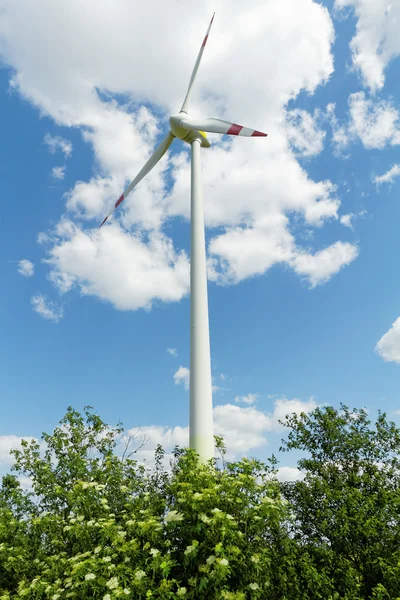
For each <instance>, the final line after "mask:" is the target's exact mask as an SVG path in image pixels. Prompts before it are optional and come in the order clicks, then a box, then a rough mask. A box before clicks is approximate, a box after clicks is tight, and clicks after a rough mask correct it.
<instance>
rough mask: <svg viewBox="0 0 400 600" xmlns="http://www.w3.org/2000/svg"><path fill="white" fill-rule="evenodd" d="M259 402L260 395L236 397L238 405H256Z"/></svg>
mask: <svg viewBox="0 0 400 600" xmlns="http://www.w3.org/2000/svg"><path fill="white" fill-rule="evenodd" d="M257 400H258V394H247V396H236V398H235V402H236V404H255V403H256V402H257Z"/></svg>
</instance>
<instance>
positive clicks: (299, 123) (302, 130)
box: [286, 108, 326, 157]
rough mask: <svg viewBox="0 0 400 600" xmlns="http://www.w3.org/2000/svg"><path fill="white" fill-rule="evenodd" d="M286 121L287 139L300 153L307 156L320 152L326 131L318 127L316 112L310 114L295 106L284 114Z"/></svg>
mask: <svg viewBox="0 0 400 600" xmlns="http://www.w3.org/2000/svg"><path fill="white" fill-rule="evenodd" d="M286 121H287V125H286V134H287V137H288V140H289V142H290V143H291V144H292V145H293V146H294V147H295V149H296V151H297V152H298V153H299V154H300V155H302V156H305V157H308V156H315V155H316V154H319V153H320V152H322V150H323V148H324V139H325V136H326V133H325V131H322V129H319V127H318V124H317V121H318V113H314V115H310V113H308V112H307V111H306V110H301V109H299V108H296V109H294V110H291V111H289V112H288V113H287V114H286Z"/></svg>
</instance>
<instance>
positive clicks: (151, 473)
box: [0, 407, 400, 600]
mask: <svg viewBox="0 0 400 600" xmlns="http://www.w3.org/2000/svg"><path fill="white" fill-rule="evenodd" d="M346 410H347V409H346ZM342 412H343V411H342ZM357 414H358V417H357V418H354V414H352V415H350V412H349V411H348V412H347V413H346V412H344V414H342V413H339V412H337V411H334V410H333V409H323V410H320V409H318V410H317V411H315V412H314V413H313V414H312V415H301V416H295V415H293V416H291V417H288V418H287V423H286V424H287V425H288V427H289V428H290V433H289V436H288V441H287V442H286V446H285V448H286V449H287V450H290V449H292V448H293V449H303V450H306V451H307V452H308V453H310V454H311V458H309V459H303V461H300V466H301V467H302V469H303V471H304V472H305V473H306V478H305V480H304V481H303V482H294V483H288V484H280V483H279V482H278V480H277V478H276V473H277V462H276V460H275V458H274V457H272V458H271V459H270V460H269V461H268V462H267V464H264V463H261V462H259V461H257V460H248V459H242V460H240V461H238V462H232V463H225V460H224V447H223V443H222V440H220V439H218V440H217V442H218V446H219V448H220V450H221V453H222V465H221V466H219V465H218V464H215V463H214V464H211V463H210V464H208V465H204V466H200V465H199V464H198V462H197V458H196V455H195V454H194V453H193V452H192V451H190V450H180V449H178V448H176V449H175V451H174V459H173V461H172V463H171V469H169V470H168V471H166V470H165V469H164V467H163V464H164V453H163V450H162V448H161V447H158V448H157V450H156V453H155V466H154V468H152V469H149V468H145V467H144V466H143V465H140V464H138V462H137V461H135V460H134V458H132V455H130V456H126V454H127V453H126V452H125V453H124V456H123V457H118V456H117V455H116V439H117V438H118V437H120V436H121V435H122V434H123V428H122V426H121V425H120V424H119V425H118V426H117V427H114V428H112V427H109V426H107V425H106V424H105V423H104V422H103V421H102V420H101V419H100V417H98V416H97V415H96V414H94V413H93V411H92V409H91V407H86V408H85V411H84V416H82V415H81V414H79V413H78V412H76V411H74V410H73V409H72V408H68V411H67V413H66V415H65V417H64V418H63V419H62V420H61V422H60V426H59V427H57V428H56V429H55V431H54V432H53V434H52V435H48V434H43V436H42V437H43V440H44V442H45V443H46V449H45V451H44V453H43V452H41V449H40V445H39V444H38V443H37V442H36V441H31V442H27V441H24V442H23V444H22V449H21V450H14V451H13V454H14V457H15V464H14V466H13V471H14V472H15V475H14V474H13V475H6V476H5V477H3V480H2V486H1V489H0V599H1V600H6V599H7V600H11V599H14V598H27V599H51V600H63V599H64V598H65V599H67V598H76V599H79V600H86V599H89V598H98V599H103V600H112V599H114V598H132V599H138V600H139V599H147V598H154V599H170V598H187V599H196V600H202V599H207V600H213V599H215V600H217V599H218V600H220V599H226V600H247V599H251V600H253V599H254V600H256V599H260V600H261V599H262V600H268V599H270V600H272V599H273V600H314V599H318V598H321V599H324V600H339V598H342V599H344V600H360V599H362V598H363V599H364V598H376V599H384V598H385V599H386V598H388V599H394V598H396V597H397V596H398V595H399V584H398V582H399V581H400V570H399V564H400V563H399V560H400V553H399V544H398V541H399V531H400V530H399V519H398V517H399V514H398V511H399V506H400V502H399V499H400V496H399V486H398V464H397V462H396V460H397V454H396V453H397V452H398V446H397V445H398V440H399V439H400V437H399V432H398V430H396V428H395V427H394V425H393V424H387V423H386V421H385V418H384V416H380V418H379V420H378V429H377V431H376V432H375V433H374V434H372V433H371V430H370V429H369V428H368V426H369V422H368V421H367V419H366V415H365V414H364V413H362V412H360V413H357ZM367 442H368V443H367ZM389 458H390V461H391V462H390V461H389ZM307 461H308V462H307ZM385 461H386V462H385ZM378 463H379V464H378ZM19 475H23V476H25V477H29V478H30V480H31V482H32V490H33V491H32V492H26V491H24V490H23V489H22V488H21V485H20V483H19V480H18V476H19ZM357 515H358V516H359V520H358V521H357Z"/></svg>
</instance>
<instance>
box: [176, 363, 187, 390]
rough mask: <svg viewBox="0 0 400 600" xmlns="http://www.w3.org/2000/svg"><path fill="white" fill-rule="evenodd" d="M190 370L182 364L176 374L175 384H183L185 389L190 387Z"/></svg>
mask: <svg viewBox="0 0 400 600" xmlns="http://www.w3.org/2000/svg"><path fill="white" fill-rule="evenodd" d="M189 381H190V370H189V369H188V368H187V367H182V366H180V367H179V369H178V370H177V371H176V373H175V374H174V382H175V385H183V387H184V388H185V390H188V389H189Z"/></svg>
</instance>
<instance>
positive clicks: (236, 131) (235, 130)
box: [181, 119, 268, 137]
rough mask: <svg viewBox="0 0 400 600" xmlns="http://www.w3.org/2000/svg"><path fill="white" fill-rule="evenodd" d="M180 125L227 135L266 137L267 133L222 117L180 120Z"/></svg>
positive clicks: (185, 127)
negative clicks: (230, 121)
mask: <svg viewBox="0 0 400 600" xmlns="http://www.w3.org/2000/svg"><path fill="white" fill-rule="evenodd" d="M181 127H183V128H184V129H188V130H191V129H196V130H198V131H205V132H207V133H222V134H224V133H226V134H228V135H241V136H245V137H257V136H262V137H266V136H267V135H268V134H267V133H263V132H262V131H257V130H256V129H249V128H248V127H243V126H242V125H237V124H236V123H229V121H223V120H222V119H199V120H195V119H193V120H192V119H190V121H185V120H183V121H181Z"/></svg>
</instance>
